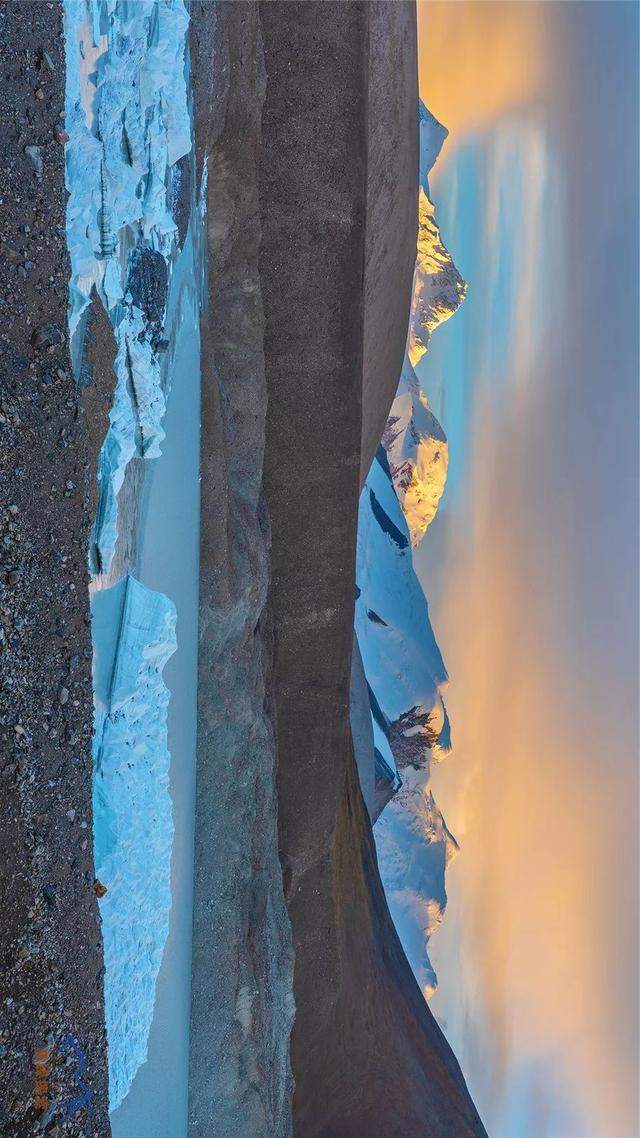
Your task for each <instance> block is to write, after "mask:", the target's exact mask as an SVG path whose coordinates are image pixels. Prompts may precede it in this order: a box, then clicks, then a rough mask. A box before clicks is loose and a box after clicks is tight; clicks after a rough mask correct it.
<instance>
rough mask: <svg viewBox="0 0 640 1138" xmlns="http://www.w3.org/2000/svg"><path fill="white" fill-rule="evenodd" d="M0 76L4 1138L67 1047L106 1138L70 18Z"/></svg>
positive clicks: (0, 35)
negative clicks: (67, 177) (72, 227)
mask: <svg viewBox="0 0 640 1138" xmlns="http://www.w3.org/2000/svg"><path fill="white" fill-rule="evenodd" d="M45 52H46V53H47V57H48V58H45V54H44V53H45ZM0 62H1V65H2V67H1V71H2V79H3V95H2V98H3V114H4V120H5V129H4V130H3V132H2V138H1V140H0V169H1V174H0V182H1V183H2V197H3V199H4V203H3V210H4V212H3V225H2V250H1V258H0V298H1V309H0V323H1V325H2V338H1V344H0V354H1V363H2V366H1V375H2V392H1V394H0V404H1V414H0V458H1V461H0V465H1V467H2V470H3V472H4V476H3V486H2V493H1V494H0V500H1V501H2V503H3V505H2V516H1V518H0V523H1V527H2V572H1V573H0V608H1V610H2V612H1V616H2V633H1V641H0V671H1V674H2V691H1V707H0V754H1V755H2V758H1V759H0V782H1V784H2V786H1V793H0V834H1V840H0V1087H1V1088H2V1094H1V1095H0V1134H2V1135H3V1136H6V1138H14V1136H15V1138H22V1136H23V1135H26V1134H34V1133H36V1126H37V1120H38V1118H39V1117H41V1116H43V1115H44V1116H45V1118H47V1117H51V1115H53V1114H54V1112H55V1107H56V1106H57V1107H63V1106H64V1105H65V1104H66V1103H68V1102H69V1101H70V1100H71V1099H73V1098H74V1096H75V1095H77V1094H78V1093H79V1088H78V1086H77V1085H76V1083H75V1081H74V1078H73V1077H72V1076H73V1072H74V1071H75V1069H76V1066H77V1063H76V1061H75V1060H74V1057H73V1053H72V1051H71V1050H70V1049H69V1048H70V1045H69V1041H68V1039H67V1038H66V1037H68V1036H72V1037H73V1039H74V1040H75V1041H76V1042H77V1045H78V1047H79V1048H80V1050H81V1052H82V1054H83V1056H84V1059H85V1061H86V1071H85V1074H84V1081H85V1082H86V1084H87V1085H88V1087H89V1090H90V1091H91V1092H92V1099H93V1111H92V1113H91V1115H89V1114H88V1111H87V1106H88V1103H87V1102H85V1103H84V1106H83V1107H82V1109H81V1110H80V1111H79V1112H78V1113H77V1114H75V1116H74V1118H73V1120H71V1121H70V1122H69V1123H68V1124H67V1125H66V1127H65V1130H64V1132H65V1133H66V1134H74V1135H84V1136H85V1138H89V1136H90V1135H96V1136H98V1135H99V1136H100V1138H106V1136H108V1135H109V1134H110V1127H109V1120H108V1116H107V1063H106V1039H105V1030H104V1002H103V957H102V941H101V935H100V921H99V915H98V906H97V901H96V896H95V893H94V878H95V873H94V865H93V843H92V759H91V733H92V726H93V701H92V690H91V637H90V630H89V594H88V573H87V546H88V539H89V527H90V520H91V518H92V517H93V514H94V510H95V498H96V494H95V472H96V470H97V444H96V439H97V437H98V436H99V435H100V433H101V431H102V433H103V432H104V430H105V425H106V417H107V413H108V406H109V402H110V394H111V392H110V390H105V389H100V390H99V391H98V390H97V388H96V387H95V386H94V387H93V388H92V387H89V388H87V389H86V390H84V391H83V392H82V393H81V394H79V393H78V391H77V388H76V384H75V381H74V379H73V375H72V371H71V361H70V359H69V353H68V345H67V342H66V327H67V317H66V309H67V282H68V278H69V267H68V262H67V255H66V243H65V231H64V226H65V202H66V195H65V188H64V149H63V145H62V143H63V141H64V136H63V135H61V133H60V129H61V128H60V123H61V119H60V112H61V111H62V109H63V106H64V74H65V64H64V44H63V36H62V10H61V7H60V6H59V5H48V4H42V3H30V2H25V0H23V2H21V3H17V4H4V5H3V6H2V11H1V13H0ZM94 426H95V430H94ZM65 1044H66V1045H65ZM36 1049H38V1050H36ZM36 1059H38V1067H37V1069H36ZM67 1059H69V1065H67ZM37 1074H38V1075H39V1080H38V1084H37V1083H36V1075H37ZM46 1104H48V1105H46ZM47 1112H48V1113H47Z"/></svg>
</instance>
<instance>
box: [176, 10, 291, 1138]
mask: <svg viewBox="0 0 640 1138" xmlns="http://www.w3.org/2000/svg"><path fill="white" fill-rule="evenodd" d="M191 19H192V29H191V56H192V67H193V75H194V84H195V90H194V95H195V115H196V122H195V126H196V142H197V151H198V153H197V158H198V178H199V179H200V178H201V176H202V169H203V163H204V160H205V158H206V161H207V169H208V180H207V187H208V193H207V218H208V232H207V260H208V263H207V275H206V288H207V306H208V311H207V312H206V313H205V314H204V316H203V319H202V321H201V335H202V353H201V358H202V416H201V418H202V434H201V475H202V482H201V548H200V561H201V575H200V602H199V608H200V612H199V663H198V752H197V805H196V822H195V828H196V834H195V882H194V922H193V961H192V1011H191V1041H190V1070H189V1133H190V1135H191V1136H192V1138H196V1136H197V1138H211V1136H212V1135H214V1134H216V1135H220V1138H266V1136H267V1135H268V1136H269V1138H289V1135H290V1134H291V1092H292V1080H291V1069H290V1064H289V1034H290V1028H291V1021H292V1018H293V1001H292V994H291V993H292V971H293V961H292V958H291V934H290V928H289V922H288V918H287V912H286V907H285V903H284V896H283V887H282V874H281V870H280V863H279V860H278V845H277V829H276V799H275V772H274V766H275V741H274V730H273V723H272V718H271V714H270V712H271V708H270V703H269V670H270V656H271V641H270V630H269V624H268V619H267V617H266V614H265V604H266V598H267V585H268V571H269V566H268V542H269V531H268V520H267V516H266V511H265V509H264V501H263V496H262V460H263V452H264V431H265V404H266V388H265V377H264V358H263V312H262V302H261V297H260V282H259V277H258V247H259V243H260V215H259V208H258V196H257V195H258V190H257V166H256V159H257V151H258V146H259V140H260V118H261V111H262V102H263V98H264V68H263V60H262V45H261V39H260V24H259V12H258V8H257V6H256V5H254V4H248V3H243V4H238V3H235V2H233V0H232V2H231V3H228V4H225V3H220V4H211V3H203V4H198V3H195V4H192V7H191Z"/></svg>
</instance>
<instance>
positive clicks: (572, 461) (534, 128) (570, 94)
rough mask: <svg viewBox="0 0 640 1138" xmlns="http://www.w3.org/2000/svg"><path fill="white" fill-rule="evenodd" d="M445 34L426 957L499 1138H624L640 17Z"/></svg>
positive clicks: (467, 11)
mask: <svg viewBox="0 0 640 1138" xmlns="http://www.w3.org/2000/svg"><path fill="white" fill-rule="evenodd" d="M519 8H526V12H525V14H523V15H521V16H512V14H511V13H512V10H513V9H519ZM543 9H544V11H542V10H543ZM612 10H613V14H612ZM432 11H433V13H434V21H435V29H437V28H438V27H440V25H442V26H441V27H440V32H439V33H438V34H440V35H441V37H442V39H441V44H440V48H438V50H436V48H435V47H433V46H432V54H431V56H430V57H429V58H430V60H431V63H430V65H429V67H428V68H426V70H425V68H424V59H423V61H422V62H421V67H422V74H423V76H424V84H423V88H422V91H421V94H422V96H423V98H425V101H426V102H427V105H429V106H431V107H432V109H433V110H434V113H436V114H440V113H442V117H443V119H444V121H445V123H446V125H448V126H451V125H452V124H454V125H455V123H457V124H458V125H459V127H460V129H461V130H462V131H463V137H462V138H461V139H457V138H456V135H455V131H453V132H452V135H451V137H450V139H449V142H448V143H447V148H448V157H447V165H446V166H445V169H444V171H443V172H442V174H441V175H440V177H439V180H438V183H437V196H439V197H440V198H441V199H444V204H445V205H446V197H447V193H448V192H449V190H450V189H451V191H452V193H453V191H454V188H455V193H456V195H457V196H456V214H457V217H458V222H459V224H458V225H457V227H456V228H454V227H453V225H452V226H451V227H449V226H448V225H447V227H446V228H445V237H446V239H447V243H448V245H449V247H450V248H451V250H452V254H453V255H454V257H456V259H457V261H458V263H459V264H460V266H461V269H462V271H463V272H464V274H465V276H466V277H467V278H468V280H469V296H468V298H467V301H466V302H465V306H464V307H463V309H461V311H460V312H459V313H458V314H457V315H456V317H455V318H454V320H453V321H451V322H450V325H448V326H447V329H446V331H445V330H443V331H441V332H439V333H438V335H439V336H443V335H446V336H447V337H449V340H448V345H449V346H451V345H452V344H453V346H454V347H455V348H456V353H455V354H456V358H457V359H458V360H462V361H463V368H464V375H463V376H462V378H461V379H460V380H459V381H458V380H456V382H458V383H459V387H460V390H461V391H463V392H464V399H463V400H459V401H458V402H459V404H461V405H463V408H464V414H465V415H466V422H465V424H464V431H462V429H461V428H460V429H459V425H457V424H453V427H454V430H453V434H454V435H455V434H456V432H457V433H458V434H459V435H460V437H461V438H462V437H464V440H465V444H464V446H465V450H464V454H463V455H462V456H461V455H460V449H459V448H458V449H456V446H455V439H454V444H453V445H452V448H451V453H452V456H454V455H457V457H456V459H455V461H456V462H458V463H459V464H463V466H464V481H463V484H462V488H461V487H460V483H458V484H457V490H456V497H455V499H450V500H449V503H447V500H446V497H445V500H444V503H443V504H444V511H445V516H447V526H446V527H445V528H443V529H442V530H441V536H440V538H438V537H437V534H438V531H437V529H436V528H435V527H436V525H437V522H436V523H434V527H432V530H433V535H432V530H430V531H429V535H428V538H427V541H429V540H431V541H432V547H431V553H425V555H424V559H423V560H422V561H421V562H420V561H419V564H418V569H419V572H421V573H422V575H423V580H424V584H425V589H426V592H427V595H431V596H432V595H433V594H432V590H431V589H430V580H429V577H428V573H427V569H428V565H429V563H430V559H431V561H433V558H434V556H435V555H434V552H433V549H434V545H433V542H434V541H438V540H439V541H440V545H439V546H438V549H437V555H438V557H441V558H443V559H444V560H443V564H444V565H445V571H444V574H442V577H444V580H445V582H446V583H445V586H444V590H441V591H440V595H439V597H438V599H437V601H436V602H435V603H432V616H433V620H434V626H435V629H436V633H437V636H438V640H439V643H440V645H441V647H442V650H443V655H444V657H445V660H446V662H447V667H448V669H449V672H450V675H451V679H452V682H451V686H450V690H449V693H448V700H447V703H448V708H449V711H450V714H451V720H452V725H453V737H454V754H453V756H452V757H451V758H450V759H449V760H448V761H447V763H446V764H443V765H442V766H441V767H439V768H438V771H437V773H436V775H435V778H434V792H435V794H436V797H437V798H438V802H439V804H440V805H441V807H442V809H443V812H444V814H445V817H446V819H447V823H448V825H449V826H450V827H451V829H452V830H453V832H454V833H455V834H456V837H457V838H458V839H459V841H460V843H461V847H462V849H461V855H460V857H458V858H457V859H456V861H455V863H454V864H453V865H452V867H451V869H450V872H449V877H448V892H449V908H448V910H447V915H446V917H445V921H444V923H443V926H442V928H441V930H440V931H439V932H438V934H437V936H436V937H434V939H433V941H432V942H431V946H430V947H431V949H432V956H433V961H434V964H435V967H436V970H437V972H438V975H439V977H440V984H441V988H440V992H439V994H438V995H437V996H436V998H435V1000H434V1005H433V1006H434V1010H435V1011H436V1012H437V1014H439V1016H440V1017H441V1018H442V1019H443V1020H444V1021H446V1026H447V1031H448V1033H449V1036H450V1038H451V1039H452V1041H453V1042H454V1045H455V1046H456V1048H457V1051H458V1053H459V1056H460V1059H461V1062H462V1066H463V1070H464V1071H465V1074H466V1075H467V1077H468V1078H469V1081H470V1086H471V1090H472V1093H474V1094H475V1095H476V1097H477V1099H478V1104H479V1107H480V1109H481V1113H483V1114H484V1116H485V1120H486V1122H487V1125H488V1129H489V1131H490V1132H491V1133H492V1135H493V1138H514V1136H515V1135H517V1136H518V1138H605V1136H606V1138H635V1136H636V1134H637V1133H638V1117H637V1070H638V1022H637V1020H638V984H637V970H638V965H637V961H638V841H637V832H638V699H637V675H638V540H639V539H638V490H637V475H638V431H637V424H638V390H637V362H638V317H637V313H638V273H637V248H638V224H637V168H638V150H637V138H638V123H637V104H636V86H635V82H636V80H635V66H636V63H635V60H636V52H637V20H638V17H637V12H636V11H635V10H634V6H632V5H626V6H625V5H614V6H611V5H598V4H588V5H586V6H585V5H580V4H574V5H541V6H537V5H526V6H522V5H501V6H499V12H500V13H502V14H503V15H504V18H505V22H506V25H507V26H508V27H509V26H510V21H511V20H512V19H513V20H515V24H517V25H518V28H517V29H516V30H515V31H514V27H515V25H513V26H512V27H511V30H508V27H507V30H506V31H504V36H506V39H504V38H503V39H502V40H501V41H500V35H501V34H502V33H501V32H500V29H499V27H498V23H499V21H498V20H497V13H496V11H495V9H494V6H493V5H491V6H488V5H484V4H478V5H471V8H469V6H467V5H457V4H436V5H431V6H429V13H431V12H432ZM485 11H486V19H485V20H484V21H483V19H482V15H481V14H482V13H483V12H485ZM467 16H468V21H467ZM429 19H431V16H429ZM447 20H448V21H449V23H448V30H447ZM531 20H534V22H535V20H541V21H543V23H542V25H541V27H540V28H539V29H538V31H537V33H536V35H535V36H534V38H533V40H532V41H531V42H532V44H533V48H532V50H531V51H530V52H529V50H528V47H527V43H526V42H525V41H526V37H525V35H524V30H523V29H524V27H525V25H526V26H527V27H529V25H530V22H531ZM518 21H522V23H518ZM463 24H464V26H465V28H466V31H465V32H464V34H462V31H461V29H462V25H463ZM445 32H446V34H445ZM457 32H461V39H460V41H459V43H458V46H457V47H456V48H455V50H454V51H453V54H449V55H447V57H446V59H445V58H441V59H440V62H439V64H438V60H437V56H438V52H442V51H444V46H446V44H447V42H448V43H449V44H451V43H452V42H453V41H454V40H455V38H456V34H457ZM493 33H495V35H496V36H497V37H498V41H497V42H499V43H501V44H502V46H500V47H499V48H498V47H496V46H495V44H493V45H492V37H493ZM550 33H553V34H552V35H551V34H550ZM432 34H434V35H435V31H434V29H433V28H432ZM511 36H513V37H515V38H514V39H512V40H511V39H510V38H509V37H511ZM474 37H476V38H477V41H478V42H477V44H476V45H475V46H473V43H472V41H473V39H474ZM485 40H486V41H488V42H489V48H487V49H486V50H485V43H484V41H485ZM434 42H435V44H436V47H437V44H438V41H437V40H435V41H434ZM509 42H510V43H512V51H513V53H514V54H513V58H512V60H511V63H512V64H513V66H514V67H515V69H516V70H517V69H518V68H519V69H520V71H522V72H524V78H523V80H522V83H521V85H520V86H519V87H518V85H517V84H516V83H515V80H514V81H513V82H512V80H511V78H510V76H511V70H510V69H506V71H505V72H504V74H503V73H500V72H499V73H498V75H497V76H496V77H495V79H493V78H491V79H490V85H491V87H492V90H493V95H492V96H491V99H490V98H489V96H488V95H487V96H486V97H485V94H484V92H480V93H479V103H480V109H479V110H478V111H477V112H476V111H475V110H474V108H473V106H472V105H471V98H470V94H469V90H468V82H469V80H468V77H467V79H465V80H464V82H463V84H462V87H461V88H460V90H458V89H457V87H456V86H455V77H456V76H457V74H458V72H459V68H460V66H462V63H463V61H464V59H466V60H467V65H468V75H471V76H475V77H476V80H477V82H478V83H480V79H481V70H482V67H483V66H484V65H483V64H482V59H483V52H484V58H485V59H486V66H487V68H488V69H489V70H490V69H491V68H490V64H491V59H492V58H493V56H492V53H493V52H494V50H495V51H498V50H499V52H503V51H505V50H506V48H505V46H504V45H505V43H509ZM541 44H544V46H545V50H546V52H547V55H546V58H545V59H544V62H543V65H539V63H538V61H537V55H536V53H537V50H538V47H539V46H540V45H541ZM536 45H537V46H536ZM434 53H435V54H434ZM438 67H439V68H440V71H441V73H442V74H441V75H440V76H438ZM529 68H530V69H531V72H530V74H529ZM447 72H448V77H447ZM432 75H435V80H434V82H435V88H434V89H435V92H436V95H438V92H439V91H440V90H442V92H443V93H447V98H448V99H449V105H448V108H447V107H445V108H444V109H443V110H442V112H441V111H440V109H439V107H438V106H437V104H436V105H434V100H433V99H432V98H431V76H432ZM439 84H441V85H442V86H441V87H440V86H439ZM527 90H529V92H530V94H529V95H527ZM498 94H500V97H499V98H498ZM438 97H439V96H438ZM443 97H444V95H443ZM458 98H459V104H458V106H457V109H456V99H458ZM443 106H444V104H443ZM447 116H448V118H447ZM518 139H520V142H521V145H519V144H518ZM470 155H471V156H472V157H473V161H471V159H470ZM470 170H475V171H476V172H477V176H476V178H475V180H474V181H472V182H471V183H470V182H469V176H468V175H469V171H470ZM463 175H464V176H463ZM470 194H471V195H473V199H474V200H472V201H470V199H469V195H470ZM438 205H439V206H440V203H438ZM471 210H473V211H474V212H473V217H474V222H475V223H474V225H469V224H466V223H465V216H466V215H468V214H469V211H471ZM465 211H466V213H465ZM439 216H442V213H440V215H439ZM460 236H463V237H464V239H465V245H464V247H460V245H458V244H457V240H458V238H459V237H460ZM468 265H471V266H472V268H473V271H472V272H470V271H469V268H468ZM509 266H511V268H510V269H509ZM456 337H457V338H458V344H457V345H456V344H455V339H456ZM439 343H440V344H444V343H445V341H444V340H440V341H439ZM434 347H435V338H434ZM498 347H500V350H498ZM436 364H437V368H438V369H439V370H438V374H437V375H436V376H435V377H434V382H439V383H442V382H443V385H444V392H445V395H444V414H443V425H444V427H445V430H448V428H449V426H450V424H449V423H448V422H447V397H446V393H447V382H448V378H449V377H448V376H447V374H446V373H445V374H444V377H443V379H442V378H441V375H440V372H441V371H442V369H446V366H447V356H446V354H445V352H444V350H442V351H440V350H439V349H438V348H436V351H435V352H434V353H433V356H432V358H431V361H429V360H427V361H426V364H425V368H426V369H427V370H426V375H425V386H426V390H427V392H428V393H429V391H430V374H429V371H428V369H429V367H432V368H433V367H434V366H435V365H436ZM449 406H450V405H449ZM453 461H454V459H453V457H452V462H453ZM445 493H446V492H445ZM447 512H448V513H447Z"/></svg>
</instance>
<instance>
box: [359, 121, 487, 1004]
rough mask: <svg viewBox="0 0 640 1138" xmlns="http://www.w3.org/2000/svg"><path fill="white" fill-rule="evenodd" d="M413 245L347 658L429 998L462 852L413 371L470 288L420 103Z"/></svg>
mask: <svg viewBox="0 0 640 1138" xmlns="http://www.w3.org/2000/svg"><path fill="white" fill-rule="evenodd" d="M419 124H420V185H419V199H418V208H419V216H418V222H419V223H418V242H417V254H416V265H415V271H414V278H413V293H412V303H411V313H410V320H409V329H408V334H407V346H406V352H405V358H404V363H403V367H402V372H401V375H400V379H399V383H398V388H397V392H396V396H395V398H394V400H393V403H392V406H391V409H390V412H389V416H388V419H387V423H386V426H385V429H384V433H383V437H382V443H381V445H380V447H379V448H378V451H377V453H376V457H375V459H374V462H373V464H372V466H371V470H370V471H369V474H368V477H367V479H366V482H365V484H364V487H363V490H362V492H361V496H360V505H359V513H358V533H357V552H356V603H355V640H354V655H355V654H359V656H360V657H361V660H362V667H363V671H364V677H365V679H366V687H367V691H368V695H369V706H370V715H371V724H372V734H373V767H374V779H375V788H374V792H373V795H371V792H370V791H369V792H368V799H367V806H368V808H369V812H370V815H371V819H372V821H373V822H374V824H375V829H374V835H375V840H376V848H377V853H378V862H379V867H380V875H381V878H382V882H383V885H384V888H385V893H386V896H387V901H388V904H389V909H390V911H391V915H392V917H393V920H394V924H395V926H396V928H397V930H398V934H399V936H400V939H401V941H402V944H403V947H404V950H405V952H406V954H407V958H408V960H409V963H410V964H411V967H412V969H413V972H414V974H415V976H416V978H417V980H418V982H419V984H420V986H421V988H422V991H423V993H424V995H425V996H426V997H428V996H430V995H432V993H433V992H434V991H435V988H436V986H437V977H436V975H435V972H434V969H433V967H432V965H431V962H430V960H429V954H428V944H429V939H430V937H431V936H432V935H433V933H434V932H435V931H436V929H437V928H438V926H439V924H440V922H441V920H442V917H443V914H444V911H445V908H446V903H447V894H446V888H445V873H446V869H447V866H448V865H449V863H450V862H451V859H452V858H453V857H454V856H455V854H456V853H457V851H458V844H457V842H456V839H455V838H454V836H453V835H452V834H451V833H450V831H449V829H448V828H447V825H446V822H445V820H444V818H443V816H442V813H441V811H440V810H439V808H438V806H437V803H436V801H435V799H434V797H433V794H432V792H431V789H430V780H431V767H432V764H433V763H435V762H438V761H439V760H440V759H442V758H443V757H444V755H446V754H447V753H448V752H449V751H450V750H451V729H450V724H449V718H448V715H447V711H446V707H445V703H444V693H445V691H446V687H447V683H448V675H447V671H446V668H445V665H444V661H443V659H442V655H441V652H440V649H439V647H438V644H437V641H436V638H435V635H434V632H433V628H432V626H431V621H430V618H429V606H428V603H427V599H426V596H425V594H424V590H423V588H422V585H421V584H420V581H419V580H418V578H417V576H416V573H415V570H414V567H413V553H412V551H413V549H414V548H415V547H416V546H417V545H418V544H419V543H420V541H421V540H422V539H423V537H424V534H425V532H426V530H427V528H428V526H429V524H430V523H431V521H432V520H433V518H434V517H435V515H436V512H437V510H438V506H439V503H440V499H441V497H442V493H443V491H444V487H445V482H446V476H447V467H448V449H447V440H446V435H445V433H444V431H443V429H442V427H441V425H440V423H439V422H438V420H437V419H436V417H435V415H434V414H433V412H432V411H431V409H430V407H429V401H428V397H427V394H426V392H425V391H424V389H423V388H422V385H421V382H420V379H419V376H418V373H417V371H416V368H417V367H418V365H419V363H420V360H421V359H422V357H423V356H424V354H425V352H426V351H427V350H428V346H429V339H430V337H431V334H432V332H433V331H434V329H435V328H436V327H437V326H438V325H439V324H440V323H442V322H443V321H444V320H446V319H449V317H450V316H452V315H453V313H454V312H455V311H456V309H457V308H458V307H459V305H460V303H461V302H462V300H463V299H464V296H465V292H466V285H465V283H464V281H463V280H462V278H461V276H460V274H459V273H458V270H457V269H456V268H455V265H454V264H453V261H452V259H451V257H450V255H449V252H448V250H447V249H446V248H445V246H444V244H443V243H442V239H441V236H440V231H439V229H438V226H437V224H436V221H435V208H434V206H433V203H432V202H431V200H430V197H429V181H428V176H429V173H430V171H431V169H432V167H433V164H434V162H435V161H436V160H437V158H438V155H439V154H440V150H441V148H442V145H443V142H444V140H445V138H446V137H447V131H446V129H445V128H444V127H443V126H442V125H441V124H440V123H439V122H438V121H437V119H435V118H434V116H433V115H432V114H431V113H430V112H429V111H428V110H427V108H426V107H425V106H424V104H423V103H422V102H421V103H420V105H419ZM359 698H360V696H359V695H358V690H357V685H356V682H355V680H354V682H353V683H352V699H351V709H352V710H351V718H352V730H353V734H354V743H355V750H356V756H357V759H358V766H359V770H360V771H361V772H362V773H361V782H363V784H364V779H365V777H366V775H365V774H364V772H365V771H366V768H367V761H366V756H365V757H363V749H364V748H363V743H362V739H363V732H362V727H361V721H360V718H359V717H357V715H356V705H357V703H358V700H359Z"/></svg>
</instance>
